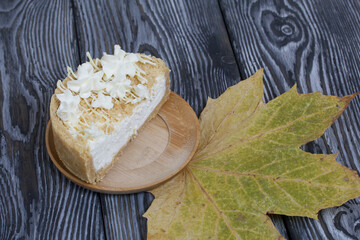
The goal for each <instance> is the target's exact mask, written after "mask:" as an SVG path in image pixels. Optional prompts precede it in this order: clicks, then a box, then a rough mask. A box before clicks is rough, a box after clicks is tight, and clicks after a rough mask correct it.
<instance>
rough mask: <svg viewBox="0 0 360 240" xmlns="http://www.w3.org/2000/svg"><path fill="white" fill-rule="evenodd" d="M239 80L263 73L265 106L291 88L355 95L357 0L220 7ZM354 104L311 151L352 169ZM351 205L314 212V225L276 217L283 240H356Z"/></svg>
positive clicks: (356, 150)
mask: <svg viewBox="0 0 360 240" xmlns="http://www.w3.org/2000/svg"><path fill="white" fill-rule="evenodd" d="M220 5H221V10H222V12H223V15H224V17H225V21H226V25H227V28H228V32H229V35H230V40H231V44H232V46H233V49H234V52H235V53H236V57H237V62H238V63H239V65H240V72H241V74H242V77H243V78H245V77H248V76H250V75H251V74H253V73H254V72H255V71H256V70H257V69H258V68H260V67H264V68H265V76H264V77H265V79H264V84H265V100H266V101H269V100H271V99H273V98H274V97H276V96H278V95H280V94H282V93H283V92H285V91H287V90H288V89H289V88H290V87H291V86H292V85H293V84H295V83H297V86H298V89H299V91H300V92H315V91H321V92H322V93H323V94H326V95H337V96H345V95H348V94H352V93H355V92H359V91H360V81H359V79H360V71H359V66H360V64H359V63H360V60H359V59H360V45H359V44H358V39H359V37H360V25H359V19H360V5H359V2H357V1H335V0H332V1H325V0H323V1H312V0H306V1H286V0H284V1H282V0H281V1H272V0H269V1H256V0H253V1H230V0H221V1H220ZM359 113H360V98H359V97H357V98H355V99H354V100H353V101H352V103H351V104H350V105H349V107H348V109H347V110H346V111H345V112H344V113H343V115H342V116H341V117H340V118H339V120H337V121H336V122H335V124H334V125H333V126H332V127H331V128H329V129H328V130H327V131H326V132H325V134H324V136H323V137H321V138H320V139H318V140H316V141H314V142H313V143H311V144H308V145H306V146H305V147H304V148H305V150H307V151H310V152H314V153H336V152H339V156H338V158H337V160H338V162H340V163H342V164H344V165H345V166H347V167H349V168H352V169H356V170H357V171H360V121H359V120H360V114H359ZM359 216H360V204H359V199H355V200H352V201H349V202H348V203H346V204H344V205H343V206H341V207H337V208H331V209H326V210H323V211H321V212H320V214H319V218H320V221H315V220H313V219H307V218H299V217H284V220H285V223H286V226H287V230H288V233H289V238H290V239H359V238H360V227H359V226H360V225H359V219H360V218H359Z"/></svg>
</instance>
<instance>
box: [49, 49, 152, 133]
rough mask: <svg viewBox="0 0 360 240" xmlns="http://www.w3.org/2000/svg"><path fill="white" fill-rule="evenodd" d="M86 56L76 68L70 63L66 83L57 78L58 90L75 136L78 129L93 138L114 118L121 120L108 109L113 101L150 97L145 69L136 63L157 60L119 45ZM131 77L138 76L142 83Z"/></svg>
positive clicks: (60, 113)
mask: <svg viewBox="0 0 360 240" xmlns="http://www.w3.org/2000/svg"><path fill="white" fill-rule="evenodd" d="M86 56H87V58H88V59H89V61H88V62H85V63H83V64H81V65H80V66H79V67H78V69H77V71H76V72H73V70H72V69H71V68H70V67H67V72H68V80H67V82H66V86H65V84H64V83H63V82H61V81H60V80H59V81H58V82H57V87H58V89H59V90H60V91H62V92H63V93H62V94H56V96H57V98H58V99H59V101H60V106H59V109H58V110H57V114H58V116H59V117H60V118H61V119H62V120H63V121H64V123H65V124H66V125H68V127H69V129H70V132H72V133H73V135H74V136H75V135H79V134H78V132H79V133H80V135H83V136H85V137H89V138H93V137H95V136H97V135H96V133H97V132H98V131H103V132H105V133H108V132H109V125H110V121H111V120H112V119H115V120H116V121H118V120H119V118H118V117H113V116H110V115H109V114H108V113H107V111H105V110H109V109H112V108H113V106H114V103H119V102H120V103H121V102H123V103H127V104H135V103H138V102H140V101H142V100H144V99H147V98H149V89H148V87H147V83H148V80H147V79H146V78H145V77H144V76H145V75H146V73H145V72H144V71H143V70H142V69H141V68H140V67H139V66H138V65H137V63H138V62H140V63H147V64H151V65H155V63H154V62H152V60H151V58H150V57H148V56H144V55H142V56H140V55H137V54H134V53H126V52H125V51H123V50H122V49H121V48H120V46H119V45H115V46H114V54H113V55H109V54H107V53H104V54H103V57H102V58H101V59H97V58H96V59H93V58H92V57H91V55H90V53H89V52H87V53H86ZM131 79H137V81H138V83H139V84H135V83H134V82H133V81H132V80H131ZM80 102H83V103H82V104H84V106H85V107H83V106H81V104H80ZM80 109H81V110H80ZM92 115H93V116H95V115H96V116H98V117H100V119H102V121H99V122H97V123H91V124H89V123H88V122H87V120H86V116H92Z"/></svg>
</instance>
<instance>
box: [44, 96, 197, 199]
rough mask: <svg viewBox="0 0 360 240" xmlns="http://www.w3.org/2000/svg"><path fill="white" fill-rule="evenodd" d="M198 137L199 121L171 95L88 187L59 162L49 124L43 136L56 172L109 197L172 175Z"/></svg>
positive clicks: (187, 158)
mask: <svg viewBox="0 0 360 240" xmlns="http://www.w3.org/2000/svg"><path fill="white" fill-rule="evenodd" d="M199 138H200V126H199V121H198V118H197V116H196V114H195V113H194V111H193V109H192V108H191V107H190V105H189V104H188V103H187V102H186V101H185V100H184V99H183V98H181V97H180V96H179V95H177V94H175V93H174V92H171V94H170V97H169V100H168V101H167V102H166V103H165V104H164V105H163V107H162V108H161V109H160V111H159V113H158V114H157V116H156V117H155V118H154V119H152V120H151V121H150V122H149V123H148V124H147V125H146V126H145V128H143V129H142V130H141V131H140V132H139V134H138V136H137V137H136V138H135V139H134V140H133V141H131V142H130V143H129V144H128V145H127V146H126V148H125V149H124V150H123V154H122V155H121V157H119V159H118V160H117V161H116V163H115V164H114V166H113V168H111V169H110V171H109V172H108V173H107V174H106V176H105V177H104V178H103V179H102V180H101V181H100V182H99V183H96V184H90V183H86V182H84V181H82V180H81V179H79V178H77V177H76V176H75V175H73V174H72V173H71V172H70V171H69V170H67V169H66V167H65V166H64V165H63V163H62V162H61V160H60V159H59V156H58V155H57V153H56V150H55V145H54V141H53V133H52V129H51V121H49V123H48V125H47V128H46V136H45V140H46V148H47V150H48V153H49V155H50V158H51V160H52V161H53V163H54V164H55V166H56V167H57V168H58V169H59V170H60V172H62V173H63V174H64V175H65V176H66V177H67V178H68V179H70V180H71V181H73V182H75V183H76V184H78V185H80V186H82V187H84V188H87V189H90V190H93V191H96V192H102V193H110V194H125V193H134V192H141V191H146V190H149V189H151V188H154V187H156V186H157V185H159V184H160V183H163V182H165V181H166V180H168V179H170V178H171V177H173V176H175V175H176V174H177V173H178V172H179V171H180V170H181V169H183V168H184V167H185V166H186V164H187V163H188V162H189V161H190V159H191V158H192V156H193V155H194V153H195V150H196V148H197V145H198V143H199Z"/></svg>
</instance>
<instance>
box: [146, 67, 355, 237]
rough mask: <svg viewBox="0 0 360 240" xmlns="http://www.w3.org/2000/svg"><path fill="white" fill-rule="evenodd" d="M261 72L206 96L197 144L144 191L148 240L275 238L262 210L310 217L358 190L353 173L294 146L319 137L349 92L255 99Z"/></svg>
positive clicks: (260, 91) (259, 95)
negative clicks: (181, 163) (171, 172)
mask: <svg viewBox="0 0 360 240" xmlns="http://www.w3.org/2000/svg"><path fill="white" fill-rule="evenodd" d="M262 74H263V73H262V70H259V71H258V72H257V73H255V75H254V76H252V77H250V78H249V79H247V80H245V81H242V82H240V83H239V84H237V85H235V86H232V87H230V88H229V89H228V90H226V91H225V93H224V94H222V95H221V96H220V97H219V98H218V99H215V100H213V99H209V101H208V103H207V105H206V107H205V109H204V111H203V112H202V114H201V116H200V126H201V140H200V144H199V148H198V150H197V152H196V154H195V156H194V158H193V159H192V160H191V162H190V163H189V165H188V166H187V167H186V169H185V170H184V171H182V172H181V173H180V174H178V175H177V176H176V177H174V178H173V179H171V180H170V181H168V182H166V183H165V184H163V185H161V186H160V187H158V188H156V189H154V190H152V191H151V192H152V193H153V194H154V196H155V200H154V201H153V203H152V205H151V206H150V208H149V210H148V211H147V212H146V213H145V215H144V216H145V217H147V218H148V239H281V238H282V236H281V235H280V234H279V233H278V232H277V230H276V228H275V227H274V226H273V224H272V221H271V220H270V218H269V217H268V215H267V214H269V213H271V214H285V215H289V216H307V217H311V218H315V219H316V218H317V213H318V211H319V210H320V209H323V208H327V207H331V206H337V205H341V204H342V203H344V202H346V201H347V200H349V199H352V198H355V197H357V196H359V195H360V178H359V177H358V174H357V173H356V172H355V171H353V170H350V169H348V168H346V167H344V166H342V165H340V164H338V163H337V162H336V160H335V158H336V154H329V155H326V154H311V153H307V152H304V151H302V150H301V149H300V146H301V145H303V144H305V143H307V142H309V141H312V140H314V139H316V138H318V137H320V136H321V135H322V134H323V133H324V131H325V130H326V129H327V128H328V127H329V126H330V125H331V124H332V123H333V122H334V121H335V120H336V119H337V118H338V117H339V116H340V114H341V113H342V112H343V111H344V109H345V108H346V107H347V105H348V104H349V102H350V101H351V99H352V98H353V97H355V96H356V95H355V94H354V95H350V96H346V97H336V96H324V95H322V94H321V93H319V92H317V93H310V94H299V93H297V91H296V86H294V87H293V88H292V89H291V90H289V91H288V92H286V93H284V94H283V95H281V96H279V97H278V98H276V99H274V100H272V101H270V102H269V103H267V104H264V103H263V102H262V97H263V83H262Z"/></svg>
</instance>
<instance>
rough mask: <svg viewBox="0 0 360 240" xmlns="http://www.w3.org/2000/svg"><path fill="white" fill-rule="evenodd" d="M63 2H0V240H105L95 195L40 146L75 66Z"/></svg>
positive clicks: (66, 5)
mask: <svg viewBox="0 0 360 240" xmlns="http://www.w3.org/2000/svg"><path fill="white" fill-rule="evenodd" d="M74 43H76V38H75V31H74V21H73V11H72V8H71V2H70V1H64V0H59V1H47V0H32V1H21V0H18V1H1V2H0V109H1V118H0V144H1V150H0V239H58V238H59V239H104V233H103V223H102V216H101V205H100V201H99V198H98V196H97V194H94V193H92V192H90V191H87V190H85V189H82V188H80V187H78V186H76V185H75V184H73V183H71V182H70V181H68V180H66V179H65V177H64V176H63V175H61V173H60V172H59V171H57V170H56V168H55V166H54V165H53V164H52V163H51V161H50V159H49V157H48V154H47V152H46V148H45V140H44V134H45V128H46V124H47V121H48V119H49V110H48V109H49V104H50V97H51V95H52V93H53V90H54V87H55V86H56V81H57V79H59V78H63V77H64V75H65V72H66V65H70V66H76V65H78V64H79V60H78V58H77V56H78V49H77V47H76V45H75V46H74Z"/></svg>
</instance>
